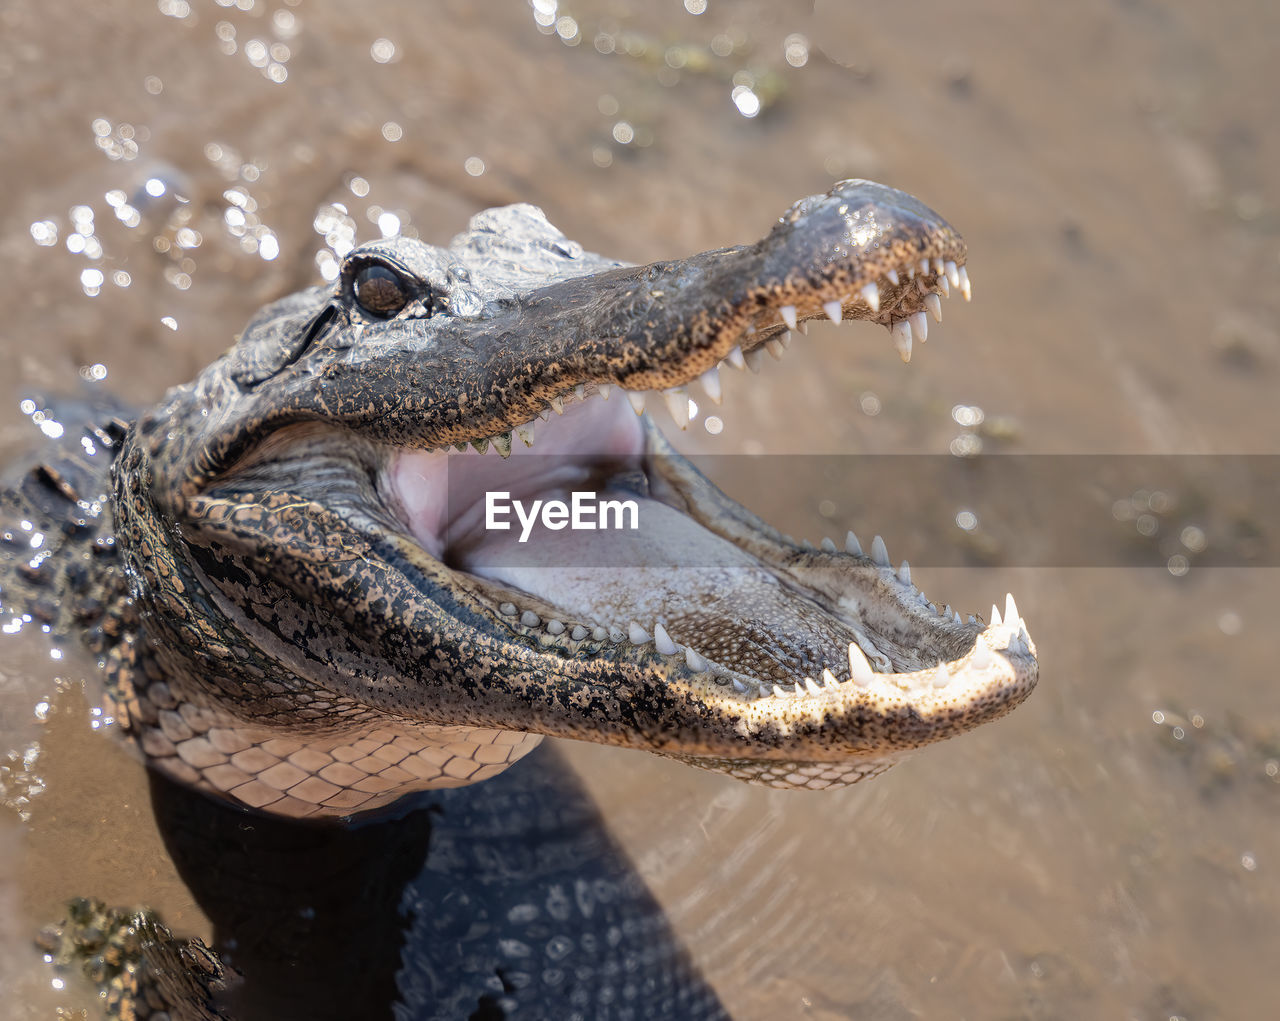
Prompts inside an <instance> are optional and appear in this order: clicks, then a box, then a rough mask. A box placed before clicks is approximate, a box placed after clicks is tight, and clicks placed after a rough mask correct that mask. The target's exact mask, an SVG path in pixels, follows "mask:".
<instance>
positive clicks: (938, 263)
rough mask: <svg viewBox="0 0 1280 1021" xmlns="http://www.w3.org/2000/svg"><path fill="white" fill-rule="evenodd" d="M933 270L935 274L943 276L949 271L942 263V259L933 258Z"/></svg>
mask: <svg viewBox="0 0 1280 1021" xmlns="http://www.w3.org/2000/svg"><path fill="white" fill-rule="evenodd" d="M933 272H934V275H935V276H942V275H944V274H945V273H946V272H947V267H946V266H944V265H943V264H942V260H941V259H934V260H933Z"/></svg>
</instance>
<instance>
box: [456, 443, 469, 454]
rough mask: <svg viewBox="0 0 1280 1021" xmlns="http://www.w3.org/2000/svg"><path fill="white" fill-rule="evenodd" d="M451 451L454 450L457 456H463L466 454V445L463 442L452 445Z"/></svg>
mask: <svg viewBox="0 0 1280 1021" xmlns="http://www.w3.org/2000/svg"><path fill="white" fill-rule="evenodd" d="M453 449H454V450H456V451H457V452H458V453H459V454H465V453H466V452H467V444H466V443H465V442H463V443H455V444H454V445H453Z"/></svg>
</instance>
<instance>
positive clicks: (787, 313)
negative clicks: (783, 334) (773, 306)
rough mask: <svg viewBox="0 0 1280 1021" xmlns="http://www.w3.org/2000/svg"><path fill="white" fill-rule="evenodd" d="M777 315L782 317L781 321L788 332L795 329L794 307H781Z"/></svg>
mask: <svg viewBox="0 0 1280 1021" xmlns="http://www.w3.org/2000/svg"><path fill="white" fill-rule="evenodd" d="M778 315H780V316H782V321H783V322H784V323H786V324H787V329H788V330H794V329H795V328H796V307H795V306H794V305H783V306H782V308H780V309H778Z"/></svg>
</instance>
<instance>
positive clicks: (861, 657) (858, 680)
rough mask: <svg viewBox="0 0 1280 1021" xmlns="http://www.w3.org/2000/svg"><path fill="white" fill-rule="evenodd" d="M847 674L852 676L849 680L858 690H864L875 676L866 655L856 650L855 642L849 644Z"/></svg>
mask: <svg viewBox="0 0 1280 1021" xmlns="http://www.w3.org/2000/svg"><path fill="white" fill-rule="evenodd" d="M849 673H850V674H851V675H852V676H851V678H850V679H851V680H852V681H853V683H854V684H856V685H858V687H860V688H865V687H866V686H867V685H868V684H870V683H871V682H872V681H873V680H874V679H875V676H876V672H875V671H874V670H872V669H871V662H870V660H868V659H867V654H866V653H865V652H863V651H862V650H861V649H860V648H858V643H857V642H850V643H849Z"/></svg>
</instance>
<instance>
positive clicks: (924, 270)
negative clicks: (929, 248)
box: [920, 259, 929, 277]
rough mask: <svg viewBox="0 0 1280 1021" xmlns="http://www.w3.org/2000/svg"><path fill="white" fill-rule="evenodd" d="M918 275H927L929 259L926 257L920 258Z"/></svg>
mask: <svg viewBox="0 0 1280 1021" xmlns="http://www.w3.org/2000/svg"><path fill="white" fill-rule="evenodd" d="M920 275H921V276H926V277H927V276H928V275H929V260H928V259H921V260H920Z"/></svg>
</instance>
